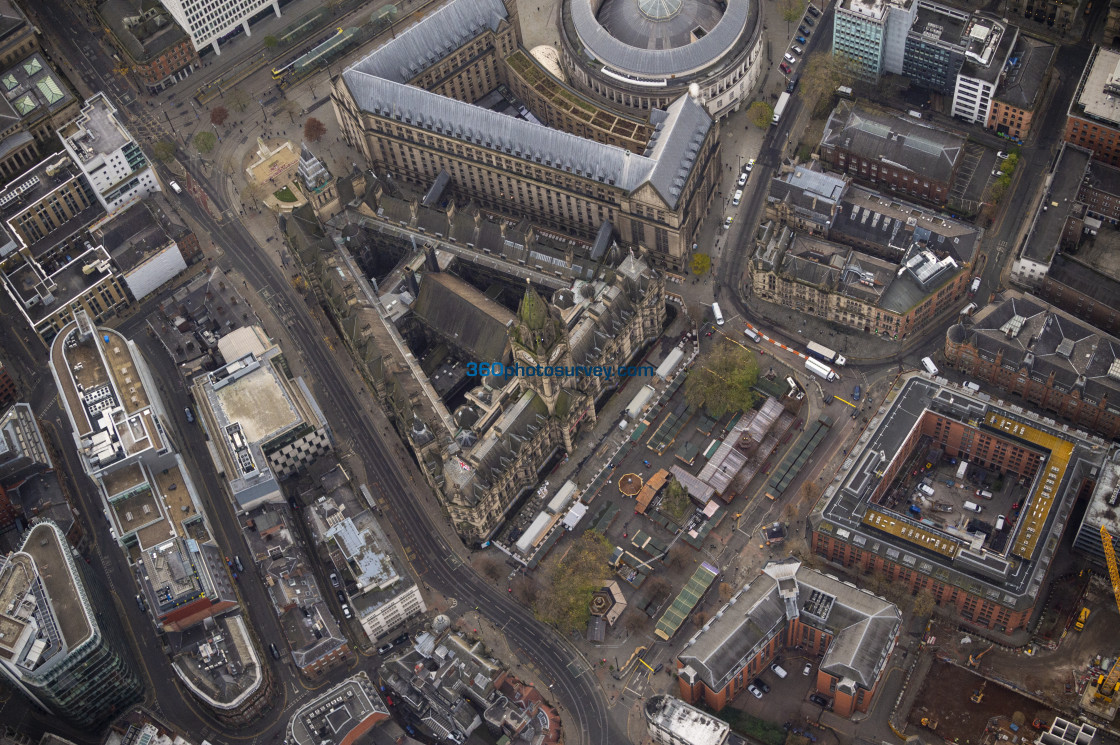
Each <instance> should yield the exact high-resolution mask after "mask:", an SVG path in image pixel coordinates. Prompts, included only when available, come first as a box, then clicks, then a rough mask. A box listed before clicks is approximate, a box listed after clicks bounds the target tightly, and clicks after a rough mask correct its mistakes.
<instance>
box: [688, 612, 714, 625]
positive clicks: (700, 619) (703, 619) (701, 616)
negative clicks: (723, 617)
mask: <svg viewBox="0 0 1120 745" xmlns="http://www.w3.org/2000/svg"><path fill="white" fill-rule="evenodd" d="M711 617H712V616H711V614H710V613H708V611H706V610H698V611H696V612H695V613H693V614H692V621H693V623H695V624H696V625H697V626H703V625H704V624H706V623H707V622H708V619H709V618H711Z"/></svg>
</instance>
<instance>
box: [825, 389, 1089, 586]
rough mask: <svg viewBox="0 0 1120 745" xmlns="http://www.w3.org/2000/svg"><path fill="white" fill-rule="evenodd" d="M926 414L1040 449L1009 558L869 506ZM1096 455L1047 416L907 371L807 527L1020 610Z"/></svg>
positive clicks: (1045, 566)
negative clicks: (1038, 465) (1042, 454)
mask: <svg viewBox="0 0 1120 745" xmlns="http://www.w3.org/2000/svg"><path fill="white" fill-rule="evenodd" d="M929 414H933V415H936V416H938V417H941V418H943V419H949V420H954V421H956V422H959V423H961V424H963V425H965V426H967V427H969V428H972V429H976V430H979V431H981V432H982V433H986V434H988V435H990V436H996V437H998V438H999V439H1001V440H1004V441H1008V442H1012V443H1021V444H1023V445H1025V446H1027V447H1029V448H1031V449H1033V450H1037V451H1040V452H1045V453H1046V456H1045V457H1046V462H1045V463H1043V464H1042V467H1041V468H1040V469H1039V470H1038V471H1037V474H1036V476H1035V477H1034V478H1035V482H1034V483H1033V484H1032V486H1031V488H1032V496H1031V498H1030V500H1029V501H1028V502H1027V504H1026V505H1025V507H1024V510H1023V513H1022V515H1021V517H1020V519H1019V521H1018V523H1017V524H1016V525H1015V527H1014V533H1013V534H1012V545H1011V546H1010V547H1009V549H1008V554H1007V555H1005V556H1002V557H1001V556H999V555H998V554H996V553H994V552H979V551H974V550H972V546H970V544H969V541H968V540H967V538H966V537H964V536H963V535H960V534H957V533H953V532H951V531H946V530H944V529H941V528H939V527H937V526H936V525H933V524H926V523H927V521H919V520H916V519H912V517H911V516H910V515H906V514H903V513H902V512H900V511H896V510H893V509H889V508H887V507H885V506H883V505H879V504H876V503H875V501H874V500H876V499H877V498H878V495H880V494H881V493H883V492H884V491H885V490H886V488H887V486H888V484H889V482H891V481H893V480H894V479H895V478H897V477H898V476H899V474H897V473H896V471H897V470H898V469H899V468H900V467H901V465H900V464H901V462H902V458H904V457H906V456H908V455H909V454H910V453H912V452H913V446H911V447H907V448H902V449H901V450H900V447H899V446H900V443H910V442H914V443H916V442H917V437H918V436H919V430H920V428H921V425H922V420H923V418H924V417H926V416H927V415H929ZM1103 457H1104V448H1102V447H1101V442H1100V440H1098V439H1097V438H1094V437H1091V436H1089V435H1085V434H1084V433H1077V434H1075V433H1072V432H1064V431H1061V430H1059V429H1057V428H1056V426H1055V424H1054V422H1053V421H1051V420H1046V419H1042V418H1038V417H1035V416H1033V415H1031V414H1029V413H1028V412H1025V411H1024V410H1023V409H1022V408H1021V407H1019V406H1015V405H1004V404H1002V403H1001V402H997V401H993V400H992V399H991V398H990V397H989V396H987V395H986V394H975V395H974V394H972V393H971V392H969V391H968V390H967V389H964V388H961V387H959V386H955V385H954V386H942V385H940V384H939V383H937V382H935V381H932V380H929V379H927V378H926V377H925V376H923V375H918V374H912V375H910V376H907V377H905V378H903V379H902V380H901V381H900V383H899V384H898V385H896V386H895V388H893V389H892V390H891V391H890V393H889V394H888V395H887V397H886V399H885V400H884V401H883V404H882V407H881V408H880V409H879V411H878V412H877V413H876V416H875V419H874V420H873V421H872V422H871V424H870V425H869V427H868V429H867V431H866V433H865V434H864V436H863V437H862V438H861V440H860V442H859V444H858V446H857V448H856V449H855V450H853V452H852V454H851V456H850V457H849V458H848V460H847V461H846V462H845V463H844V465H843V467H842V468H841V469H840V470H839V472H838V473H837V475H836V478H835V480H834V481H833V482H832V484H831V485H830V486H829V487H828V488H827V490H826V493H825V498H824V499H822V500H821V502H820V503H819V505H818V507H817V509H816V511H814V513H813V514H812V516H811V517H810V522H811V524H812V525H813V528H814V530H816V531H819V532H821V533H824V534H828V535H831V536H832V537H833V539H834V540H837V539H838V540H841V541H844V542H846V543H849V544H852V545H854V546H857V547H859V548H860V550H862V551H872V552H875V553H878V554H882V555H884V556H886V557H887V558H888V559H889V560H890V561H892V562H895V563H901V564H903V565H905V566H908V567H910V568H912V569H915V570H916V571H918V572H921V573H923V574H926V575H930V576H936V577H938V579H939V580H941V581H943V582H948V583H950V584H955V585H957V586H960V587H964V588H966V589H969V591H970V592H973V593H977V592H978V589H977V587H978V586H979V587H980V588H982V590H979V591H980V592H982V593H983V594H985V595H986V596H988V597H989V598H991V599H992V600H994V601H996V602H998V603H1000V604H1002V605H1006V606H1012V607H1027V606H1029V605H1032V604H1033V603H1034V602H1035V598H1036V596H1037V595H1038V593H1039V591H1040V589H1041V586H1042V582H1043V579H1044V578H1045V576H1046V571H1047V569H1048V567H1049V564H1050V561H1051V560H1052V559H1053V555H1054V551H1055V550H1056V542H1055V541H1051V540H1050V539H1051V538H1052V537H1057V536H1060V535H1061V532H1062V530H1063V529H1064V527H1065V524H1066V522H1067V521H1068V517H1069V512H1070V510H1071V509H1072V507H1073V502H1074V499H1075V497H1076V493H1075V490H1072V489H1071V487H1072V486H1075V485H1076V484H1078V483H1080V480H1081V479H1082V478H1089V477H1090V473H1091V472H1092V470H1093V469H1094V468H1097V467H1098V466H1099V464H1100V462H1101V460H1102V459H1103ZM1043 490H1046V493H1043Z"/></svg>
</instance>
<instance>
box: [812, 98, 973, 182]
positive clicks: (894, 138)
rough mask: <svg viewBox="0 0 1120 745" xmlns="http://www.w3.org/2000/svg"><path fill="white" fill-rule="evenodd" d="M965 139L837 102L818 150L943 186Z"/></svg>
mask: <svg viewBox="0 0 1120 745" xmlns="http://www.w3.org/2000/svg"><path fill="white" fill-rule="evenodd" d="M964 143H965V138H964V137H961V136H960V135H957V134H953V133H951V132H946V131H945V130H941V129H934V128H933V127H929V126H926V125H924V124H920V123H918V122H917V121H915V120H914V119H910V118H908V117H906V116H895V115H892V114H888V113H885V112H879V111H873V110H871V109H866V108H864V107H862V106H859V105H858V104H856V103H854V102H852V101H841V102H840V105H838V106H837V107H836V108H835V109H834V110H833V112H832V115H831V116H829V118H828V123H827V124H826V125H825V129H824V137H823V138H821V146H822V147H828V148H839V149H841V150H846V151H848V152H852V153H855V154H856V155H858V156H860V157H861V158H863V159H864V160H870V161H879V162H881V163H887V164H889V165H892V166H894V167H896V168H900V169H904V170H907V171H910V172H911V173H918V174H922V175H923V176H928V177H929V178H931V179H936V180H938V181H943V182H947V181H949V179H950V178H952V175H953V168H954V167H955V166H956V164H957V161H958V160H960V158H961V155H962V154H963V153H964Z"/></svg>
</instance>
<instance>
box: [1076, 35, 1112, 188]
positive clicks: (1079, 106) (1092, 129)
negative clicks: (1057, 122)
mask: <svg viewBox="0 0 1120 745" xmlns="http://www.w3.org/2000/svg"><path fill="white" fill-rule="evenodd" d="M1118 64H1120V52H1117V51H1114V50H1112V49H1105V48H1104V47H1099V46H1098V47H1096V48H1095V49H1094V50H1093V53H1092V55H1090V56H1089V61H1088V63H1086V65H1085V72H1084V74H1083V75H1082V76H1081V81H1080V82H1079V83H1078V87H1077V92H1076V93H1074V94H1073V101H1071V102H1070V105H1069V118H1068V119H1067V120H1066V131H1065V136H1064V137H1065V141H1066V142H1069V143H1072V144H1074V145H1080V146H1081V147H1083V148H1086V149H1088V150H1092V151H1093V157H1094V158H1096V159H1097V160H1099V161H1102V162H1104V163H1107V164H1108V165H1110V166H1120V109H1117V107H1116V106H1115V104H1114V100H1115V98H1116V96H1117V95H1120V87H1118V86H1117V85H1116V83H1115V82H1114V81H1113V79H1112V76H1113V73H1114V71H1115V70H1116V67H1117V65H1118Z"/></svg>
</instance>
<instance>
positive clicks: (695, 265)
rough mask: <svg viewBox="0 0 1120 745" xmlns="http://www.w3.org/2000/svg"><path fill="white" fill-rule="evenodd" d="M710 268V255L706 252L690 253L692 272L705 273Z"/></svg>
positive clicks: (696, 273)
mask: <svg viewBox="0 0 1120 745" xmlns="http://www.w3.org/2000/svg"><path fill="white" fill-rule="evenodd" d="M711 268H712V257H711V256H709V255H708V254H701V253H697V254H693V255H692V273H693V274H695V275H697V276H699V275H701V274H705V273H707V271H708V270H709V269H711Z"/></svg>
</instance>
